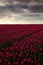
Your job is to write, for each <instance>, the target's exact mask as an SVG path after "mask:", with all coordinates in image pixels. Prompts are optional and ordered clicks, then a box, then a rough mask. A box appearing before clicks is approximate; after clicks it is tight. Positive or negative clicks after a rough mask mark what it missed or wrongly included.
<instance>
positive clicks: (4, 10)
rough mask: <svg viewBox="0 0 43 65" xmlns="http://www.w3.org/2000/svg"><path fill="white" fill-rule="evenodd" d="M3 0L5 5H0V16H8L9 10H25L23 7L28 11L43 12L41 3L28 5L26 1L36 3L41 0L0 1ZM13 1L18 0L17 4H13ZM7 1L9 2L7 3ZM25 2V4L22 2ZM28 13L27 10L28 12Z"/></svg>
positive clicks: (20, 11)
mask: <svg viewBox="0 0 43 65" xmlns="http://www.w3.org/2000/svg"><path fill="white" fill-rule="evenodd" d="M3 1H4V3H5V6H0V17H4V16H7V15H8V16H9V12H12V13H23V12H25V11H24V10H23V9H26V10H28V11H30V12H35V13H36V12H42V13H43V5H40V4H39V5H37V3H36V4H35V5H31V6H29V5H28V4H27V3H29V2H34V1H35V2H38V3H43V0H33V1H32V0H2V2H3ZM14 1H15V2H16V3H17V2H19V4H18V3H17V4H13V3H14ZM8 3H9V4H8ZM23 3H25V4H23ZM28 13H29V12H28Z"/></svg>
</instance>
